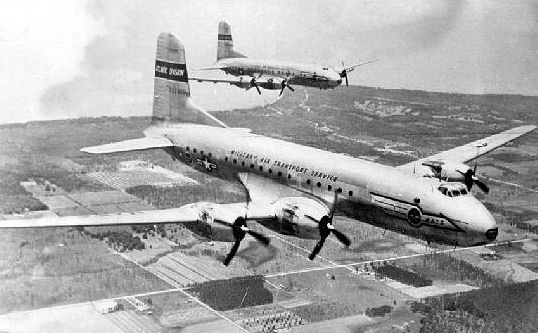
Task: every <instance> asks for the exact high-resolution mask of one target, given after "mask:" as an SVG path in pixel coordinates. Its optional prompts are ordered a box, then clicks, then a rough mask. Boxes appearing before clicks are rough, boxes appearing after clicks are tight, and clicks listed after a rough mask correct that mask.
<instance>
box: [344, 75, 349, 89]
mask: <svg viewBox="0 0 538 333" xmlns="http://www.w3.org/2000/svg"><path fill="white" fill-rule="evenodd" d="M345 78H346V87H349V82H348V80H347V74H346V76H345Z"/></svg>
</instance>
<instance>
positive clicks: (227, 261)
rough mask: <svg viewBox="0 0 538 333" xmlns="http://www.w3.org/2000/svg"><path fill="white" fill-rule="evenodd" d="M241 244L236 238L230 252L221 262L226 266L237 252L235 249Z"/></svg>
mask: <svg viewBox="0 0 538 333" xmlns="http://www.w3.org/2000/svg"><path fill="white" fill-rule="evenodd" d="M240 244H241V240H236V241H235V243H234V245H233V246H232V249H231V250H230V253H228V255H227V256H226V258H224V261H223V262H222V263H223V264H224V266H228V265H229V264H230V262H231V261H232V259H233V258H234V257H235V254H236V253H237V250H238V249H239V245H240Z"/></svg>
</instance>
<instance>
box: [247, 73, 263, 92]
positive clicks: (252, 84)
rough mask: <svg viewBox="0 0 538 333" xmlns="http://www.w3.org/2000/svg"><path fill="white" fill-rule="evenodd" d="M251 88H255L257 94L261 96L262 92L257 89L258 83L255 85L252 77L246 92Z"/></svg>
mask: <svg viewBox="0 0 538 333" xmlns="http://www.w3.org/2000/svg"><path fill="white" fill-rule="evenodd" d="M252 87H254V88H256V90H258V94H260V95H261V94H262V92H261V91H260V87H258V83H256V79H255V78H254V77H253V78H252V79H250V85H249V87H248V88H247V90H248V89H250V88H252Z"/></svg>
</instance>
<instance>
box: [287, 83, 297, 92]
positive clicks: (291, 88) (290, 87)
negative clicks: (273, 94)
mask: <svg viewBox="0 0 538 333" xmlns="http://www.w3.org/2000/svg"><path fill="white" fill-rule="evenodd" d="M286 87H288V88H289V89H290V90H291V91H295V89H293V87H292V86H290V85H289V84H287V83H286Z"/></svg>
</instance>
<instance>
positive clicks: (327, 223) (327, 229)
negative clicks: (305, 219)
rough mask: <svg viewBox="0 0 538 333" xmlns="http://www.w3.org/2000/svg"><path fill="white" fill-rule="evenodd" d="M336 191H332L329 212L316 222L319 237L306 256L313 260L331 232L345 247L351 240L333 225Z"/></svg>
mask: <svg viewBox="0 0 538 333" xmlns="http://www.w3.org/2000/svg"><path fill="white" fill-rule="evenodd" d="M337 196H338V193H337V192H335V193H334V202H333V205H332V207H331V211H330V212H329V215H328V216H327V215H326V216H323V217H322V218H321V220H320V221H319V222H318V227H319V235H320V239H319V241H318V242H317V244H316V246H314V249H313V250H312V252H311V253H310V255H309V256H308V259H310V260H314V258H315V257H316V256H317V255H318V253H319V251H321V248H322V247H323V244H325V240H326V239H327V237H329V235H330V234H331V233H332V234H333V235H334V236H335V237H336V238H337V239H338V241H340V243H342V244H344V245H345V246H346V247H347V246H349V245H350V244H351V241H350V240H349V238H348V237H347V236H346V235H344V234H343V233H342V232H340V231H338V230H336V228H335V227H334V225H333V216H334V211H335V209H336V199H337Z"/></svg>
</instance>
